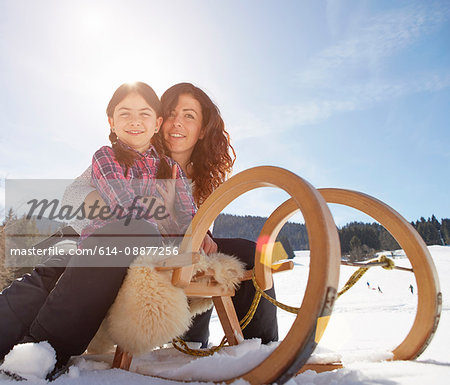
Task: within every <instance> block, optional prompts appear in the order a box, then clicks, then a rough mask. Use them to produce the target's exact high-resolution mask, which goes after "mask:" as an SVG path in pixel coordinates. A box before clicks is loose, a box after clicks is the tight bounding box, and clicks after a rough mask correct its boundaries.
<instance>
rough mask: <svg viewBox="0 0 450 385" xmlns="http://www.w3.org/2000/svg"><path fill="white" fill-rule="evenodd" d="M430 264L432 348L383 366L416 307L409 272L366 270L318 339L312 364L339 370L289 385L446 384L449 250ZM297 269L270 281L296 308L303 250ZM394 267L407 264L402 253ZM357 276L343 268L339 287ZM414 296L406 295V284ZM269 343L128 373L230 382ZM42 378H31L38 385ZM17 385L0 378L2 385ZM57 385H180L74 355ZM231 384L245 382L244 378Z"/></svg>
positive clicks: (160, 361) (154, 359)
mask: <svg viewBox="0 0 450 385" xmlns="http://www.w3.org/2000/svg"><path fill="white" fill-rule="evenodd" d="M429 249H430V252H431V254H432V256H433V259H434V263H435V265H436V268H437V271H438V274H439V277H440V285H441V291H442V294H443V306H442V316H441V321H440V324H439V327H438V330H437V332H436V335H435V337H434V339H433V341H432V342H431V344H430V346H429V347H428V348H427V350H425V352H424V353H423V354H422V355H421V356H420V357H419V358H418V359H417V360H415V361H385V360H386V359H388V358H389V357H390V351H391V350H392V349H393V348H395V347H396V346H397V345H399V344H400V343H401V342H402V341H403V339H404V338H405V336H406V334H407V333H408V331H409V330H410V328H411V325H412V322H413V320H414V315H415V311H416V306H417V290H416V282H415V279H414V275H413V274H411V273H409V272H404V271H397V270H396V271H387V270H384V269H382V268H372V269H371V270H369V271H368V272H367V273H366V275H365V276H364V277H363V278H362V279H361V280H360V281H359V282H358V283H357V284H356V285H355V286H354V287H353V288H352V289H351V290H350V291H348V292H347V293H345V294H344V295H343V296H342V297H341V298H339V299H338V301H337V302H336V304H335V307H334V310H333V314H332V317H331V321H330V323H329V325H328V327H327V329H326V331H325V334H324V336H323V338H322V340H321V341H320V344H319V346H318V348H317V349H316V352H315V353H314V354H313V356H312V357H311V361H312V362H324V361H334V360H336V359H340V360H342V362H343V363H344V366H345V367H344V369H339V370H335V371H332V372H324V373H321V374H317V373H315V372H312V371H307V372H305V373H302V374H300V375H298V376H297V377H295V378H293V379H292V380H290V381H289V382H288V384H289V385H295V384H308V385H311V384H315V385H322V384H334V385H369V384H370V385H373V384H380V385H394V384H402V385H415V384H420V385H423V384H424V383H430V384H431V383H432V384H434V385H439V384H447V383H448V381H449V378H450V354H449V352H450V350H449V347H448V346H449V343H450V322H449V321H450V301H449V296H450V281H449V280H448V279H446V277H447V276H448V275H449V274H450V247H443V246H431V247H429ZM294 262H295V268H294V270H293V271H291V272H285V273H280V274H278V275H276V276H275V285H276V289H277V296H278V299H279V300H281V301H282V302H284V303H287V304H290V305H294V306H298V305H299V304H300V303H301V300H302V296H303V292H304V288H305V285H306V281H307V275H308V271H309V270H308V264H309V253H308V252H306V251H302V252H297V253H296V258H295V259H294ZM395 262H396V264H397V265H399V266H407V267H409V266H410V265H409V262H408V260H407V259H406V258H405V256H404V255H403V253H402V251H401V250H399V251H397V252H396V259H395ZM354 271H355V268H352V267H346V266H342V267H341V279H340V287H341V286H342V285H343V284H344V283H345V281H346V280H347V278H348V277H349V276H350V275H351V274H352V273H353V272H354ZM410 285H412V288H413V293H412V292H411V286H410ZM278 315H279V330H280V338H283V336H284V335H286V333H287V331H288V330H289V329H290V327H291V324H292V321H293V319H294V316H293V315H292V314H289V313H285V312H284V311H281V310H279V314H278ZM222 335H223V332H222V330H221V328H220V324H219V321H218V319H217V317H213V320H212V322H211V340H212V342H213V343H217V342H219V341H220V339H221V338H222ZM274 347H275V346H261V345H260V342H259V340H250V341H244V343H242V344H241V345H239V346H236V347H231V348H227V349H225V351H223V352H221V353H220V354H216V355H214V356H212V357H206V358H201V359H197V360H194V361H191V358H190V357H187V356H184V355H183V354H182V353H179V352H177V351H175V350H174V349H162V350H157V351H155V352H153V353H151V354H148V355H145V356H143V357H139V358H135V359H134V360H133V365H132V370H133V369H134V370H136V369H138V370H140V371H147V372H149V373H153V374H156V375H159V376H168V377H171V378H177V379H179V380H183V379H184V380H190V379H193V378H195V379H197V380H198V381H206V380H210V381H211V380H215V381H217V380H220V379H221V378H227V377H228V378H229V377H230V376H231V374H233V375H236V374H237V373H240V372H245V371H247V370H248V369H250V368H252V367H254V366H255V365H256V364H257V363H258V362H260V361H261V360H263V359H264V358H265V357H267V356H268V355H269V354H270V352H271V349H273V348H274ZM43 382H44V381H43V380H34V381H29V382H28V383H31V384H41V383H43ZM12 383H16V382H15V381H10V380H7V379H2V378H1V377H0V384H12ZM54 383H55V385H69V384H70V385H77V384H93V385H97V384H105V383H107V384H112V385H115V384H123V383H127V384H130V385H138V384H150V385H160V384H169V383H170V384H181V383H182V382H177V381H167V380H163V379H159V378H154V377H148V376H143V375H141V374H136V373H133V372H125V371H122V370H117V369H114V370H112V369H109V364H107V363H105V362H99V361H93V360H87V359H85V358H77V359H75V360H74V364H73V366H72V367H71V369H70V371H69V373H67V374H65V375H63V376H62V377H60V378H58V379H57V380H56V381H55V382H54ZM237 383H239V384H243V383H244V382H243V381H241V380H240V381H238V382H237Z"/></svg>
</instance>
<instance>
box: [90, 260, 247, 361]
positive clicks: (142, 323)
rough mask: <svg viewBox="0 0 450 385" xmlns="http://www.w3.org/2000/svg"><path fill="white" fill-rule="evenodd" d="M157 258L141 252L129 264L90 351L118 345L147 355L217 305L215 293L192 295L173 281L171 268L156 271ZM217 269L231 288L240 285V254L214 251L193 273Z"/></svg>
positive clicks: (221, 281) (219, 279)
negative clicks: (196, 316) (195, 296)
mask: <svg viewBox="0 0 450 385" xmlns="http://www.w3.org/2000/svg"><path fill="white" fill-rule="evenodd" d="M156 264H157V261H155V259H154V257H151V256H140V257H138V258H136V260H135V261H134V262H133V264H132V265H131V266H130V268H129V269H128V273H127V276H126V277H125V280H124V282H123V284H122V287H121V288H120V291H119V293H118V295H117V297H116V300H115V302H114V304H113V305H112V306H111V308H110V309H109V312H108V315H107V316H106V318H105V320H104V321H103V323H102V325H101V326H100V329H99V330H98V332H97V334H96V336H95V337H94V339H93V340H92V341H91V343H90V345H89V347H88V351H89V352H90V353H97V354H99V353H104V352H107V351H111V350H112V348H113V347H114V344H117V345H118V346H120V347H121V348H122V349H123V350H124V351H126V352H128V353H131V354H133V355H139V354H143V353H145V352H148V351H150V350H152V349H154V348H155V347H158V346H161V345H163V344H165V343H168V342H170V341H171V340H172V339H173V338H175V337H179V336H182V335H183V334H184V333H185V332H186V331H187V330H188V329H189V327H190V325H191V322H192V318H193V317H194V316H195V315H196V314H200V313H203V312H204V311H206V310H208V309H209V308H210V307H211V306H212V300H211V298H189V299H188V298H187V297H186V295H185V293H184V291H183V289H180V288H177V287H175V286H173V285H172V283H171V278H172V272H171V271H156V270H155V265H156ZM209 269H212V270H213V271H214V279H215V281H217V282H218V283H219V284H220V285H223V286H224V287H225V288H226V289H230V288H236V287H237V286H238V285H239V283H240V281H241V280H242V278H243V276H244V272H245V268H244V265H243V263H242V262H240V261H239V260H238V259H236V258H235V257H232V256H229V255H226V254H222V253H214V254H211V255H209V256H202V257H201V259H200V261H199V262H198V263H196V264H195V265H194V275H195V274H197V273H199V272H202V271H205V272H206V271H208V270H209Z"/></svg>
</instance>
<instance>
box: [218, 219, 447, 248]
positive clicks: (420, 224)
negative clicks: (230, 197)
mask: <svg viewBox="0 0 450 385" xmlns="http://www.w3.org/2000/svg"><path fill="white" fill-rule="evenodd" d="M266 219H267V218H264V217H258V216H250V215H245V216H240V215H232V214H220V215H219V216H218V217H217V219H216V221H215V222H214V231H213V234H214V236H216V237H224V238H229V237H240V238H246V239H250V240H252V241H256V239H257V237H258V235H259V233H260V231H261V229H262V227H263V225H264V222H265V221H266ZM411 225H412V226H413V227H414V228H415V229H416V230H417V232H418V233H419V234H420V236H421V237H422V238H423V240H424V241H425V243H426V244H427V245H450V219H442V220H441V221H438V220H437V219H436V217H435V216H434V215H432V216H431V217H430V218H428V219H425V218H423V217H422V218H420V220H418V221H415V222H411ZM338 232H339V239H340V242H341V251H342V253H343V254H344V255H345V254H350V253H351V252H352V250H353V251H355V250H356V251H357V253H359V254H361V253H362V254H370V253H371V252H372V251H373V250H374V251H379V250H396V249H399V248H400V246H399V245H398V243H397V241H396V240H395V239H394V237H392V235H391V234H390V233H389V232H388V231H387V230H386V229H385V228H384V227H383V226H381V225H380V224H378V223H375V222H374V223H362V222H351V223H348V224H346V225H345V226H343V227H341V228H338ZM285 239H288V240H289V243H290V245H291V246H292V248H293V249H294V250H307V249H309V244H308V234H307V231H306V226H305V225H304V224H302V223H291V222H288V223H286V224H285V225H284V226H283V228H282V229H281V231H280V234H279V236H278V240H281V241H284V240H285ZM283 243H284V242H283ZM363 249H365V250H363Z"/></svg>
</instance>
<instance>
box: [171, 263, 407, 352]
mask: <svg viewBox="0 0 450 385" xmlns="http://www.w3.org/2000/svg"><path fill="white" fill-rule="evenodd" d="M362 266H363V267H360V268H359V269H358V270H356V271H355V272H354V273H353V274H352V275H351V276H350V278H349V279H348V280H347V282H346V283H345V285H344V287H343V288H342V289H341V290H340V291H339V292H338V294H337V298H339V297H340V296H341V295H342V294H344V293H345V292H347V291H348V290H349V289H350V288H352V287H353V286H354V285H355V284H356V282H358V281H359V280H360V279H361V277H362V276H363V275H364V274H365V273H366V272H367V271H368V270H369V269H370V268H371V267H373V266H381V267H382V268H383V269H386V270H393V269H395V268H397V267H396V266H395V262H394V260H393V259H391V258H388V257H386V256H385V255H381V256H380V257H378V258H374V259H371V260H369V261H368V262H367V263H364V264H362ZM405 270H409V271H412V269H405ZM252 282H253V286H254V287H255V290H256V292H255V296H254V297H253V301H252V304H251V305H250V309H249V310H248V312H247V314H246V315H245V316H244V317H243V318H242V319H241V320H240V321H239V325H240V326H241V329H242V330H244V329H245V327H246V326H247V325H248V324H249V323H250V322H251V320H252V319H253V316H254V315H255V312H256V309H257V307H258V305H259V302H260V300H261V297H264V298H265V299H267V300H268V301H269V302H270V303H271V304H272V305H274V306H277V307H279V308H280V309H283V310H285V311H287V312H289V313H293V314H297V313H298V311H299V309H300V308H298V307H293V306H288V305H285V304H284V303H282V302H280V301H277V300H276V299H275V298H272V297H271V296H270V295H268V294H266V293H265V292H264V291H263V290H262V289H261V288H260V287H259V285H258V282H256V276H255V269H253V274H252ZM227 343H228V340H227V338H226V337H223V338H222V341H221V342H220V344H219V345H218V346H213V347H212V348H209V349H191V348H190V347H189V346H188V345H187V343H186V342H184V341H183V340H182V339H181V338H174V339H173V340H172V345H173V347H174V348H175V349H177V350H178V351H180V352H182V353H185V354H189V355H192V356H197V357H206V356H211V355H213V354H214V353H216V352H218V351H220V350H221V349H222V348H223V347H224V346H225V345H226V344H227Z"/></svg>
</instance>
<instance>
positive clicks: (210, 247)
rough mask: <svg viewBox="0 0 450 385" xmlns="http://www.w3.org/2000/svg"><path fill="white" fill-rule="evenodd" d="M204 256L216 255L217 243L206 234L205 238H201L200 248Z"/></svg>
mask: <svg viewBox="0 0 450 385" xmlns="http://www.w3.org/2000/svg"><path fill="white" fill-rule="evenodd" d="M200 248H202V249H203V251H204V252H205V253H206V254H211V253H216V252H217V243H216V242H214V241H213V239H212V238H211V237H210V236H209V235H208V234H206V235H205V238H203V242H202V244H201V246H200Z"/></svg>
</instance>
